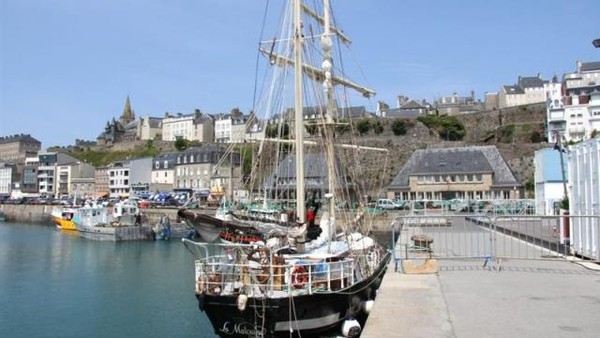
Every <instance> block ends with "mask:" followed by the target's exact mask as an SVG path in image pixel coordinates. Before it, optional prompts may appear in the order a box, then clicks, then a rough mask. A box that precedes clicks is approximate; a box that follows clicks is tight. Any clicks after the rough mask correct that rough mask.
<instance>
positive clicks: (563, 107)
mask: <svg viewBox="0 0 600 338" xmlns="http://www.w3.org/2000/svg"><path fill="white" fill-rule="evenodd" d="M553 82H555V81H553ZM545 90H546V99H547V101H546V102H548V107H547V117H548V128H547V130H548V135H547V136H548V140H549V141H550V142H555V141H556V136H557V135H562V137H563V138H564V139H565V140H567V141H582V140H586V139H589V138H591V137H592V136H593V134H595V133H597V132H599V131H600V62H577V70H576V71H575V72H573V73H568V74H565V75H564V76H563V81H562V83H560V84H558V83H553V84H549V85H548V86H547V87H546V88H545Z"/></svg>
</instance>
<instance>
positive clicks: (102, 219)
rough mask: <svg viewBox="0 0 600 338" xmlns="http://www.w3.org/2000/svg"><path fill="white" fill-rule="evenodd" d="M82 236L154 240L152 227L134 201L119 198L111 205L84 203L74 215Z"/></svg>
mask: <svg viewBox="0 0 600 338" xmlns="http://www.w3.org/2000/svg"><path fill="white" fill-rule="evenodd" d="M73 222H74V223H75V227H76V228H77V230H78V231H79V233H80V235H81V237H84V238H88V239H93V240H106V241H131V240H151V239H154V233H153V231H152V227H151V226H150V225H149V224H148V220H147V219H146V217H145V216H144V215H142V214H141V212H140V210H139V208H138V205H137V203H135V202H133V201H130V200H122V201H119V202H117V203H115V204H114V205H112V206H102V205H97V204H93V205H84V206H82V207H80V208H79V209H77V212H76V213H75V216H74V217H73Z"/></svg>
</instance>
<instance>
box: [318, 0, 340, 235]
mask: <svg viewBox="0 0 600 338" xmlns="http://www.w3.org/2000/svg"><path fill="white" fill-rule="evenodd" d="M329 17H330V13H329V0H324V1H323V36H321V48H322V50H323V64H322V65H321V68H322V69H323V73H324V75H325V80H324V81H323V88H324V91H325V97H326V98H327V100H326V108H325V109H326V110H325V144H326V146H327V148H326V153H327V176H328V182H329V187H328V188H329V196H331V198H330V199H329V200H328V201H329V215H330V222H331V223H332V224H333V222H334V220H335V188H336V186H337V181H336V173H335V153H334V148H333V137H334V127H335V121H334V120H333V115H334V109H335V102H334V92H333V83H332V75H331V70H332V68H333V67H332V57H331V45H332V42H331V24H330V18H329Z"/></svg>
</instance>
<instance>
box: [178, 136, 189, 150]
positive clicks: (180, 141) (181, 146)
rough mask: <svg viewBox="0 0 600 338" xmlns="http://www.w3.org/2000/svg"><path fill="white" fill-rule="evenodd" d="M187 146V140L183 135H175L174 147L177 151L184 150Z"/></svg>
mask: <svg viewBox="0 0 600 338" xmlns="http://www.w3.org/2000/svg"><path fill="white" fill-rule="evenodd" d="M188 146H189V141H188V140H186V139H185V138H183V137H177V139H176V140H175V149H177V150H178V151H183V150H186V149H187V148H188Z"/></svg>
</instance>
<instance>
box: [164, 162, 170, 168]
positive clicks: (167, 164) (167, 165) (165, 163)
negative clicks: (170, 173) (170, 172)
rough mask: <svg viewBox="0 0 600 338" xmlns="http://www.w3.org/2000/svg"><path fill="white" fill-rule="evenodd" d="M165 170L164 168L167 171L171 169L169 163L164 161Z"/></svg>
mask: <svg viewBox="0 0 600 338" xmlns="http://www.w3.org/2000/svg"><path fill="white" fill-rule="evenodd" d="M163 168H164V169H167V168H169V161H164V162H163Z"/></svg>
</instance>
